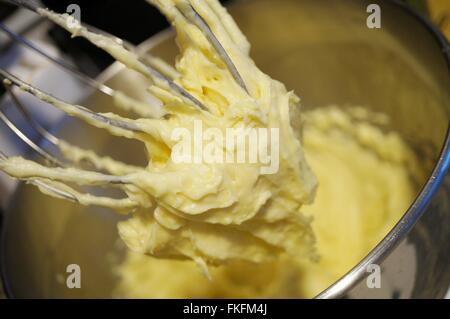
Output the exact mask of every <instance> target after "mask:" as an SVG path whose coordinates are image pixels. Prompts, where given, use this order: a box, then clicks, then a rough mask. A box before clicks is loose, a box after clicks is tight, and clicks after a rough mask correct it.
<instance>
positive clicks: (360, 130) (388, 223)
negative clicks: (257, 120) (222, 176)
mask: <svg viewBox="0 0 450 319" xmlns="http://www.w3.org/2000/svg"><path fill="white" fill-rule="evenodd" d="M368 117H370V118H371V119H374V118H377V117H378V118H380V119H381V120H382V121H384V120H385V119H384V118H383V116H380V115H377V116H375V115H373V114H368V113H367V112H365V111H364V110H362V109H360V108H355V109H351V110H350V111H348V112H347V111H342V110H340V109H339V108H337V107H327V108H320V109H317V110H315V111H309V112H307V113H306V114H305V127H304V136H303V138H304V142H305V153H306V157H307V159H308V162H309V163H310V164H311V166H312V169H313V171H314V172H315V173H316V174H317V177H318V180H319V187H318V191H317V196H316V200H315V201H314V203H313V204H312V205H307V206H304V210H305V212H306V213H307V214H309V215H310V216H313V218H314V220H313V222H312V227H313V230H314V233H315V235H316V237H317V246H318V253H319V255H320V259H319V261H317V262H312V261H303V262H300V263H298V262H296V261H295V260H293V259H292V258H289V257H286V256H285V257H283V258H280V259H279V260H277V261H276V262H269V263H260V264H252V263H245V262H238V263H230V264H229V265H227V266H220V267H215V268H212V269H211V274H212V280H211V281H208V280H207V279H206V278H204V276H202V274H201V273H200V272H199V271H198V269H197V268H196V267H195V264H193V263H190V262H179V261H163V260H156V259H154V258H146V257H143V256H140V255H136V254H132V253H130V254H129V255H128V256H127V258H126V260H125V261H124V263H123V264H122V265H120V266H119V267H118V270H117V273H118V275H119V278H120V279H119V285H118V287H117V294H118V295H119V296H122V297H133V298H200V297H204V298H206V297H211V298H214V297H236V298H240V297H242V298H252V297H254V298H256V297H291V298H297V297H305V298H310V297H313V296H315V295H316V294H318V293H319V292H321V291H322V290H323V289H325V288H327V287H328V286H329V285H331V284H332V283H334V282H335V281H336V280H338V279H339V278H340V277H341V276H342V275H344V274H345V273H346V272H347V271H348V270H350V269H351V268H352V267H353V266H355V265H356V264H357V263H358V262H359V261H360V260H361V258H363V257H364V256H365V255H366V254H367V253H368V252H369V251H370V250H371V249H372V248H373V247H374V246H375V245H376V244H377V243H378V242H379V241H380V240H381V239H382V238H383V237H384V236H385V235H386V234H387V232H388V231H389V230H390V229H391V228H392V227H393V226H394V225H395V223H396V222H397V221H398V220H399V219H400V217H401V216H402V214H403V212H405V210H406V209H407V208H408V206H409V205H410V203H411V202H412V200H413V199H414V196H415V194H416V187H415V186H414V183H413V182H412V180H413V179H412V174H413V172H414V174H416V173H417V172H418V171H417V166H416V164H417V163H416V160H415V157H414V155H413V154H412V151H411V150H410V149H409V147H408V146H407V145H406V144H405V143H404V142H403V141H402V139H401V138H400V137H399V135H397V134H396V133H392V132H386V133H385V132H383V131H382V130H381V129H380V128H378V126H377V125H375V124H371V123H370V122H369V121H368ZM155 287H158V288H155Z"/></svg>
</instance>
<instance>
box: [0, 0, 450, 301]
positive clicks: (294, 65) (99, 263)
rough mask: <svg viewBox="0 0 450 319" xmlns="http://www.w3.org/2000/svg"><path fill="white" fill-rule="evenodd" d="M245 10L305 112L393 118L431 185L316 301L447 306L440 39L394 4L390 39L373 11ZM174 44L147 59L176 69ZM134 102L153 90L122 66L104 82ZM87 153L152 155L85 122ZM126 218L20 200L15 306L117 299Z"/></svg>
mask: <svg viewBox="0 0 450 319" xmlns="http://www.w3.org/2000/svg"><path fill="white" fill-rule="evenodd" d="M274 2H275V1H273V0H243V1H238V2H236V3H235V4H234V5H233V6H232V8H231V11H232V13H233V16H234V17H235V18H236V20H237V21H238V24H239V25H240V27H241V28H242V29H243V31H244V33H245V34H246V35H247V36H248V38H249V40H250V42H251V43H252V57H253V58H254V59H255V61H256V63H257V64H258V65H259V66H260V67H261V68H262V69H263V70H264V71H265V72H266V73H268V74H270V75H271V76H273V77H274V78H276V79H279V80H280V81H282V82H284V83H285V84H286V85H287V86H288V87H289V88H291V89H294V90H295V91H296V92H297V94H298V95H300V96H301V97H302V105H303V107H304V108H305V109H308V108H314V107H320V106H326V105H329V104H338V105H362V106H364V107H367V108H369V109H371V110H375V111H381V112H385V113H387V114H389V115H390V116H391V118H392V123H391V128H392V129H395V130H396V131H398V132H400V133H401V134H402V136H403V137H404V139H405V140H407V141H408V142H409V143H410V144H411V146H412V147H413V149H414V150H415V151H416V152H417V153H418V154H419V157H420V158H421V160H422V163H421V164H422V165H423V167H424V168H426V169H427V171H428V176H429V178H428V180H417V181H416V182H417V185H418V189H421V191H420V193H419V194H418V197H417V199H416V200H415V202H414V203H411V207H410V209H409V211H408V212H407V213H406V214H405V215H404V217H403V218H402V220H401V221H400V222H399V223H398V224H397V226H396V227H395V228H394V229H393V230H392V231H391V233H390V234H389V235H388V236H387V237H386V238H385V239H384V240H383V241H382V242H381V243H380V244H379V245H378V246H377V247H376V248H375V249H374V250H373V251H372V252H371V253H370V254H369V255H368V256H367V257H366V258H365V259H364V260H363V261H362V262H361V263H360V264H358V265H356V266H355V268H354V269H353V270H351V271H350V272H349V273H348V274H347V275H346V276H344V277H343V278H342V279H341V280H339V281H338V282H336V283H335V284H334V285H333V286H331V287H330V288H328V289H327V290H326V291H324V292H323V293H322V294H320V295H319V296H318V297H320V298H334V297H386V298H388V297H394V298H408V297H414V298H421V297H424V298H432V297H433V298H437V297H442V296H444V294H445V292H446V291H447V289H448V287H449V284H450V175H449V174H448V167H449V164H450V149H449V143H450V142H449V132H448V129H449V119H450V75H449V64H448V63H449V53H450V50H449V47H448V44H447V43H446V42H445V40H443V38H442V37H440V36H439V35H438V33H437V32H436V31H435V30H434V29H432V27H430V26H429V25H428V24H426V23H424V22H423V21H422V20H421V19H419V18H418V17H417V16H415V15H414V14H412V13H411V12H410V11H408V10H406V9H405V8H404V7H403V6H402V5H400V4H398V3H397V2H394V1H375V2H377V3H379V4H380V6H381V8H382V28H381V29H380V30H375V29H369V28H367V26H366V19H367V16H368V13H367V12H366V8H367V6H368V5H369V4H370V3H373V2H374V1H357V0H354V1H340V0H323V1H315V0H303V1H296V0H277V1H276V5H275V3H274ZM172 40H173V38H172V35H171V33H169V32H165V33H162V34H160V35H158V36H156V37H154V38H152V39H150V40H149V41H147V42H146V43H145V44H143V48H145V49H151V51H152V53H154V54H155V55H158V56H161V57H163V58H165V59H167V60H168V61H173V58H174V57H175V54H176V48H175V46H174V43H173V41H172ZM100 80H101V81H107V84H108V85H109V86H111V87H113V88H120V89H121V90H123V91H125V92H128V93H129V94H130V95H132V96H134V97H136V98H143V96H142V95H141V94H142V93H140V92H143V91H144V90H145V87H146V86H147V85H148V83H147V82H146V80H145V79H144V78H143V77H141V76H139V75H137V74H135V73H132V72H128V71H125V70H123V68H122V67H121V66H120V65H119V64H115V65H113V66H112V67H111V68H110V69H108V70H107V71H106V72H105V74H103V76H102V77H101V78H100ZM110 103H111V101H110V100H108V97H106V96H104V95H101V94H94V95H93V96H91V97H90V98H89V99H88V101H87V102H86V103H84V104H86V105H88V106H91V107H92V108H93V109H95V111H100V112H101V111H105V110H110V107H109V106H110ZM56 131H57V133H58V136H62V137H65V138H67V139H69V140H71V141H74V142H76V143H78V144H80V145H83V146H85V147H86V146H87V147H92V148H94V149H96V150H100V151H101V152H102V153H104V154H109V155H112V156H114V157H116V158H118V159H121V160H125V161H128V162H131V163H134V164H138V163H143V162H144V160H145V154H142V147H141V146H140V145H139V144H138V143H134V142H130V141H121V140H117V139H114V138H112V137H110V136H109V135H107V134H106V133H104V132H102V131H100V130H98V129H92V128H89V127H88V126H86V125H84V124H82V123H80V122H78V121H75V120H67V121H65V122H64V123H63V124H62V125H61V126H60V127H59V128H58V129H57V130H56ZM118 218H119V217H117V216H116V215H114V214H113V213H111V212H109V211H107V210H104V209H99V208H89V209H87V208H84V207H80V206H77V205H75V204H72V203H67V202H63V201H61V200H55V199H52V198H49V197H46V196H45V195H42V194H40V193H39V192H38V191H37V190H35V189H34V188H32V187H30V186H25V185H23V186H21V187H19V189H18V190H17V192H16V194H15V196H14V198H13V200H12V201H11V205H10V207H9V209H8V211H7V212H6V214H5V220H4V221H3V233H2V246H1V263H2V266H3V267H2V273H3V278H4V284H5V287H6V289H7V293H8V295H9V296H11V297H38V298H43V297H67V298H71V297H110V296H111V295H112V291H113V288H114V285H115V280H116V278H115V276H114V272H113V271H112V266H111V265H112V264H114V263H115V262H118V261H120V258H121V255H122V254H123V249H122V248H120V247H119V246H118V245H117V244H116V239H117V234H116V228H115V223H116V222H117V220H118ZM69 264H79V265H80V266H81V269H82V278H83V279H82V288H81V289H68V288H67V287H66V285H65V279H64V278H65V275H66V267H67V265H69ZM371 264H379V265H381V269H382V285H381V288H380V289H369V288H368V287H367V285H366V280H365V278H366V276H367V275H368V274H369V273H368V272H367V270H368V268H367V267H368V265H371Z"/></svg>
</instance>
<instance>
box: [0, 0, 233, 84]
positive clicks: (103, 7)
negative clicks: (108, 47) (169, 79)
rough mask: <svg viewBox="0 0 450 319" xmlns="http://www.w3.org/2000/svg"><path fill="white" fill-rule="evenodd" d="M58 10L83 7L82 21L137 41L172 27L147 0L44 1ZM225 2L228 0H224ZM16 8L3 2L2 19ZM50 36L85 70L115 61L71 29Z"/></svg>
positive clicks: (92, 71) (93, 70)
mask: <svg viewBox="0 0 450 319" xmlns="http://www.w3.org/2000/svg"><path fill="white" fill-rule="evenodd" d="M42 2H43V3H44V4H45V5H46V6H48V7H49V8H50V9H53V10H54V11H56V12H66V9H67V6H68V5H69V4H78V5H79V6H80V7H81V20H82V21H83V22H86V23H88V24H90V25H93V26H95V27H97V28H100V29H102V30H105V31H107V32H109V33H111V34H114V35H116V36H118V37H120V38H124V39H126V40H128V41H130V42H132V43H134V44H139V43H141V42H142V41H144V40H146V39H148V38H149V37H150V36H152V35H153V34H155V33H157V32H158V31H161V30H163V29H165V28H167V27H168V26H169V24H168V23H167V21H166V19H165V18H164V17H163V16H162V15H161V14H160V13H159V11H158V10H157V9H155V8H154V7H153V6H151V5H150V4H148V3H147V2H146V1H145V0H128V1H124V0H42ZM221 2H222V3H226V2H229V1H227V0H223V1H222V0H221ZM13 10H14V7H13V6H10V5H5V4H3V3H0V19H3V18H5V17H6V16H8V14H10V13H11V12H12V11H13ZM49 34H50V36H51V39H52V40H53V41H54V42H55V44H56V45H57V46H58V47H59V49H60V50H62V51H63V52H64V53H65V54H67V55H68V56H70V57H72V60H73V61H75V63H76V64H77V66H78V67H79V68H80V69H81V70H82V71H83V72H85V73H87V74H89V75H91V76H96V75H97V74H98V73H99V72H101V71H102V70H103V69H105V68H106V67H107V66H108V65H109V64H111V63H112V62H113V59H112V58H111V57H110V56H109V55H108V54H106V53H104V52H103V51H101V50H100V49H98V48H96V47H95V46H93V45H91V44H90V43H88V41H86V40H84V39H81V38H75V39H71V38H70V35H69V34H68V32H66V31H65V30H63V29H61V28H60V27H57V26H54V27H52V28H51V29H50V30H49Z"/></svg>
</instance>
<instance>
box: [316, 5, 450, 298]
mask: <svg viewBox="0 0 450 319" xmlns="http://www.w3.org/2000/svg"><path fill="white" fill-rule="evenodd" d="M389 1H390V2H391V4H393V5H395V6H398V7H399V8H400V9H402V10H404V12H405V13H406V14H409V15H411V16H412V17H413V18H414V19H415V20H416V21H417V22H418V23H419V24H421V25H422V26H423V27H424V28H425V30H427V31H428V32H429V33H430V34H431V36H432V37H433V38H434V40H435V41H436V43H437V44H438V45H439V47H440V49H441V52H442V55H443V58H444V60H445V61H446V63H447V69H448V73H449V75H450V45H449V42H448V40H447V38H446V37H445V36H444V35H443V34H442V32H441V31H440V30H439V29H438V28H437V27H436V26H435V25H434V24H433V23H432V22H431V21H430V20H429V19H428V18H427V17H425V16H423V15H422V14H420V13H419V12H417V11H416V10H414V9H413V8H412V7H411V6H408V5H407V4H406V3H405V2H401V1H400V0H389ZM449 167H450V122H449V125H448V128H447V134H446V137H445V140H444V143H443V146H442V149H441V151H440V154H439V158H438V160H437V162H436V164H435V166H434V168H433V171H432V173H431V175H430V177H429V178H428V180H427V181H426V183H425V185H424V186H423V187H422V189H421V190H420V192H419V194H418V195H417V197H416V198H415V200H414V202H413V203H412V205H411V206H410V207H409V208H408V210H407V211H406V212H405V213H404V214H403V216H402V218H401V219H400V220H399V221H398V222H397V224H396V225H395V226H394V228H392V230H391V231H389V233H388V234H387V235H386V236H385V237H384V238H383V239H382V240H381V241H380V242H379V243H378V244H377V245H376V246H375V247H374V248H373V249H372V250H371V251H370V252H369V253H368V254H367V255H366V257H364V258H363V259H362V260H361V261H360V262H359V263H358V264H356V265H355V266H354V267H353V268H352V269H351V270H350V271H348V272H347V273H346V274H345V275H343V276H342V277H341V278H340V279H339V280H337V281H336V282H335V283H334V284H332V285H331V286H329V287H328V288H326V289H325V290H324V291H322V292H321V293H319V294H318V295H317V296H316V297H315V298H317V299H328V298H340V297H343V296H344V294H345V293H346V292H348V291H349V290H350V289H351V288H353V287H354V286H356V285H357V284H358V283H359V282H360V281H361V280H362V279H363V278H364V277H366V276H367V275H368V273H367V272H366V269H368V268H367V267H368V266H370V265H372V264H380V262H381V261H383V260H384V259H385V258H386V257H387V256H388V255H389V254H390V253H391V252H392V251H393V250H394V249H395V248H396V247H397V246H398V245H399V244H400V243H401V242H402V240H403V239H405V238H406V235H407V234H408V233H409V232H410V231H411V229H412V228H413V227H414V225H415V224H416V223H417V221H418V220H419V219H420V217H421V216H422V215H423V214H424V213H425V210H426V208H427V206H428V204H429V203H430V201H431V198H432V197H433V195H434V194H435V193H436V191H437V190H438V189H439V187H440V186H441V184H442V182H443V180H444V178H445V176H446V175H447V173H448V171H449Z"/></svg>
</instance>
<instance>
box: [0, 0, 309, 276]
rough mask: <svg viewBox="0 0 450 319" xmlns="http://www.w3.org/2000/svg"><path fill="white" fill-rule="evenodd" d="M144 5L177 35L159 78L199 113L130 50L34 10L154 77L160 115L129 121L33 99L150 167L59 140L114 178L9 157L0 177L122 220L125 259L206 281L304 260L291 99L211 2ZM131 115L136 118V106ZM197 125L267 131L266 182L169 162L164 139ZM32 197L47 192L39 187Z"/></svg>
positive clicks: (257, 166) (239, 172)
mask: <svg viewBox="0 0 450 319" xmlns="http://www.w3.org/2000/svg"><path fill="white" fill-rule="evenodd" d="M149 2H151V3H152V4H154V5H156V6H157V7H158V8H159V9H160V10H161V11H162V12H163V13H164V14H165V15H166V16H167V17H168V19H169V20H170V21H171V22H172V24H173V26H174V27H175V29H176V31H177V43H178V45H179V47H180V51H181V54H180V56H179V57H178V58H177V61H176V65H175V69H176V70H172V69H170V68H169V67H164V69H165V72H164V73H171V74H172V75H174V76H176V78H175V79H174V83H175V84H177V85H178V86H179V87H182V88H183V89H184V90H185V91H186V92H188V93H189V94H190V95H192V96H193V97H194V98H195V99H196V100H197V101H199V102H200V103H201V105H200V107H199V105H193V104H192V103H189V101H187V99H186V98H184V97H183V96H180V95H179V94H178V95H177V94H176V92H175V90H173V85H169V84H168V83H167V82H165V81H164V80H163V79H162V78H161V76H155V74H154V72H153V71H152V70H150V69H149V68H148V67H147V66H146V65H144V64H143V62H142V61H141V59H139V57H138V56H137V55H136V54H135V53H134V52H132V51H129V50H127V49H126V48H124V47H123V46H122V45H121V44H120V43H118V42H117V41H115V40H114V39H111V38H108V37H105V36H102V35H99V34H95V33H93V32H90V31H89V30H88V29H86V28H85V27H83V26H82V25H80V24H77V23H74V21H73V19H71V17H70V16H69V15H67V14H64V15H59V14H56V13H53V12H51V11H48V10H44V9H40V10H39V13H40V14H41V15H43V16H46V17H48V18H49V19H51V20H53V21H54V22H55V23H57V24H59V25H60V26H62V27H64V28H66V29H67V30H69V31H70V32H71V33H72V34H73V35H74V36H81V37H85V38H86V39H88V40H89V41H91V42H93V43H94V44H95V45H97V46H98V47H100V48H102V49H104V50H105V51H107V52H109V53H110V54H111V55H112V56H113V57H114V58H116V59H117V60H118V61H120V62H122V63H123V64H125V65H126V66H127V67H128V68H130V69H133V70H135V71H137V72H140V73H142V74H143V75H145V76H147V77H149V78H150V79H151V80H153V85H152V86H151V87H150V88H149V91H150V92H152V93H153V94H154V95H155V97H157V98H158V99H159V100H160V101H161V102H162V104H163V110H164V112H165V116H164V117H162V118H152V119H149V118H143V117H142V118H139V119H137V120H133V119H129V118H124V117H120V116H118V115H116V114H113V113H107V114H101V115H100V116H101V117H103V119H107V123H105V121H104V120H103V121H99V120H98V118H99V116H96V117H92V113H91V112H90V111H89V110H87V109H85V108H83V107H81V106H74V105H71V104H68V103H65V102H63V101H59V100H57V99H55V98H54V97H52V96H49V95H47V94H45V93H42V92H33V93H34V95H36V96H37V97H39V98H40V99H42V100H44V101H46V102H48V103H51V104H53V105H54V106H55V107H57V108H60V109H62V110H63V111H65V112H66V113H68V114H70V115H72V116H76V117H79V118H81V119H83V120H85V121H86V122H88V123H89V124H92V125H94V126H97V127H100V128H103V129H106V130H108V131H109V132H110V133H111V134H113V135H116V136H119V137H125V138H130V139H136V140H139V141H141V142H142V143H143V144H144V146H145V148H146V150H147V151H148V154H149V161H148V166H147V167H142V168H140V167H133V166H129V165H126V164H123V163H119V162H116V161H114V160H112V159H110V158H102V157H99V156H96V155H95V153H92V152H87V151H84V150H81V149H79V148H76V147H73V146H71V145H69V144H68V143H62V147H61V150H62V151H63V153H64V154H66V155H67V157H68V158H71V159H76V160H77V161H78V160H81V159H83V158H84V159H86V158H87V159H89V160H90V162H92V163H93V164H94V166H96V167H97V168H101V169H102V170H104V171H107V172H108V173H109V174H111V175H113V176H112V177H111V176H105V175H104V174H103V173H98V172H93V171H87V170H81V169H79V168H48V167H45V166H42V165H39V164H37V163H34V162H31V161H27V160H24V159H23V158H14V157H12V158H9V159H6V160H2V161H0V169H2V170H3V171H5V172H7V173H8V174H10V175H12V176H15V177H17V178H20V179H25V180H29V179H38V180H40V181H44V182H46V183H47V184H49V185H51V186H53V187H54V188H59V189H62V190H64V191H65V192H68V193H70V194H71V196H73V197H74V198H76V200H77V201H78V202H79V203H81V204H85V205H102V206H106V207H109V208H113V209H115V210H116V211H118V212H120V213H124V214H129V213H131V215H132V216H131V217H130V218H129V219H128V220H127V221H124V222H121V223H120V224H119V225H118V228H119V234H120V237H121V238H122V239H123V240H124V241H125V243H126V244H127V246H128V247H129V248H130V249H131V250H132V251H134V252H138V253H142V254H147V255H152V256H156V257H159V258H176V259H191V260H194V261H195V262H196V263H197V264H198V265H199V266H200V267H201V268H202V270H203V272H204V273H205V274H206V275H209V274H208V266H209V265H218V264H223V263H227V262H230V261H235V260H246V261H251V262H255V263H258V262H263V261H270V260H274V259H276V258H278V257H280V256H282V255H284V254H288V255H290V256H291V257H292V258H296V259H308V258H312V257H314V249H315V248H314V234H313V231H312V228H311V225H310V222H311V218H308V217H306V216H305V215H304V214H303V213H302V206H303V205H304V204H306V203H310V202H312V201H313V198H314V193H315V189H316V184H317V182H316V178H315V177H314V175H313V173H312V172H311V170H310V168H309V166H308V164H307V163H306V161H305V158H304V152H303V147H302V144H301V142H300V139H299V131H298V129H294V126H297V124H296V123H291V122H294V120H293V119H295V121H298V120H299V119H300V115H299V114H298V111H299V109H300V105H299V102H300V100H299V98H298V97H297V96H296V95H295V94H294V93H293V92H290V91H288V90H287V89H286V87H285V86H284V85H283V84H282V83H280V82H278V81H276V80H273V79H271V78H270V77H269V76H268V75H266V74H264V73H263V72H262V71H260V70H259V69H258V68H257V66H256V65H255V64H254V62H253V60H252V59H251V58H250V57H249V49H250V45H249V43H248V42H247V40H246V38H245V36H244V35H243V34H242V33H241V31H240V30H239V28H238V27H237V26H236V24H235V22H234V21H233V19H232V18H231V16H230V15H229V14H228V13H227V11H226V10H225V9H224V8H223V7H222V6H221V5H220V3H219V2H218V1H217V0H207V1H205V0H201V1H200V0H189V1H187V0H152V1H149ZM193 13H196V14H198V15H199V16H201V19H200V24H201V23H207V24H208V26H209V27H210V28H211V32H212V33H213V35H214V36H215V37H216V38H217V40H218V41H219V42H220V46H221V49H218V48H217V47H216V46H215V45H214V41H211V39H210V38H209V37H210V35H208V33H207V32H205V31H204V30H202V29H201V27H200V26H199V25H198V24H196V23H199V18H197V19H196V18H195V16H194V17H193ZM220 50H224V51H225V52H226V54H227V56H228V57H229V59H231V61H232V64H233V67H235V68H236V69H237V70H238V73H239V74H238V75H236V74H234V72H233V68H232V67H230V66H229V65H227V62H226V59H224V57H223V56H221V55H220ZM158 63H159V64H161V63H162V62H161V61H160V60H159V61H158ZM152 64H155V63H154V61H153V62H152ZM167 70H169V71H167ZM22 89H24V90H28V91H30V90H31V91H33V90H32V89H29V88H28V89H27V88H26V87H22ZM117 100H119V101H121V102H122V103H119V104H120V105H122V108H123V107H124V104H128V103H130V101H123V99H120V98H119V99H117V96H116V102H117ZM125 102H127V103H125ZM131 103H132V104H133V102H131ZM194 104H195V103H194ZM203 108H205V109H206V110H204V109H203ZM132 109H133V110H135V111H137V112H139V110H141V109H142V107H141V105H139V106H135V107H134V108H132ZM195 121H201V122H202V124H203V128H204V129H209V128H212V129H216V130H218V131H219V132H223V135H226V133H225V131H226V130H227V129H229V128H239V127H242V128H258V129H269V130H271V129H277V130H278V131H279V132H278V134H279V141H275V142H273V141H272V140H268V141H266V142H267V145H265V146H266V147H267V148H269V149H277V150H279V151H278V152H277V154H276V155H277V158H278V162H279V164H278V165H277V168H278V170H276V171H275V172H273V173H271V174H265V173H264V172H263V170H262V167H263V166H264V165H263V163H261V162H257V163H250V162H245V163H241V164H238V163H237V161H232V162H230V163H229V162H225V163H207V162H206V161H202V162H200V163H196V162H188V163H177V162H175V161H174V160H173V159H172V157H171V155H172V154H171V153H172V152H173V151H174V148H175V146H176V145H177V143H178V141H177V140H174V139H173V131H174V129H178V128H184V129H186V130H187V131H188V132H189V133H191V134H192V136H193V135H195V134H194V133H195V132H194V130H195ZM247 146H248V145H243V146H242V145H241V147H242V148H246V147H247ZM238 151H239V146H237V147H236V148H235V149H233V150H231V151H230V150H228V149H227V150H224V153H227V155H228V154H229V153H231V157H234V158H236V154H237V153H238ZM67 184H70V185H67ZM73 184H78V185H89V186H92V185H94V186H104V185H114V187H117V188H120V189H121V190H123V191H124V192H125V193H126V195H127V198H125V199H119V200H118V199H108V198H98V197H93V196H90V195H85V194H82V193H81V192H80V191H78V190H76V189H74V188H72V185H73ZM41 190H42V191H44V192H46V193H50V194H51V192H48V191H46V190H45V189H43V188H42V187H41ZM53 195H54V194H53Z"/></svg>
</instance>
